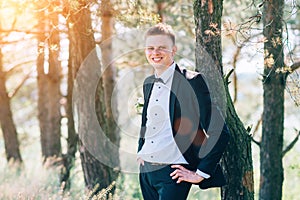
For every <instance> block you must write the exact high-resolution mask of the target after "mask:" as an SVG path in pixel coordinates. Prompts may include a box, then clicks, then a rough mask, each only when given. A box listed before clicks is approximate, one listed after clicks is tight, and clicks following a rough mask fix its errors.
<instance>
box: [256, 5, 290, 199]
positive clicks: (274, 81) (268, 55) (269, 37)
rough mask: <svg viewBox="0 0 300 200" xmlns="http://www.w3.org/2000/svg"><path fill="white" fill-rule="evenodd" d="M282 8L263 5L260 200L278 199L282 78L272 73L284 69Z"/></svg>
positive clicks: (281, 139) (282, 95)
mask: <svg viewBox="0 0 300 200" xmlns="http://www.w3.org/2000/svg"><path fill="white" fill-rule="evenodd" d="M283 9H284V1H283V0H277V1H265V2H264V13H263V24H264V30H263V34H264V37H265V38H266V42H265V43H264V79H263V90H264V94H263V97H264V100H263V105H264V107H263V108H264V110H263V117H262V141H261V145H260V147H261V148H260V172H261V177H260V190H259V199H260V200H266V199H272V200H277V199H278V200H279V199H281V197H282V184H283V166H282V157H283V154H282V150H283V149H282V148H283V130H284V88H285V75H284V74H283V73H280V72H279V73H278V72H276V70H277V69H279V68H282V67H284V55H283V44H282V32H283V24H282V23H283V20H284V19H283Z"/></svg>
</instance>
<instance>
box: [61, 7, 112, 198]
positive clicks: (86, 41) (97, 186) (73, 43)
mask: <svg viewBox="0 0 300 200" xmlns="http://www.w3.org/2000/svg"><path fill="white" fill-rule="evenodd" d="M66 5H68V4H66ZM68 6H69V7H68V8H67V10H66V11H67V13H66V16H67V24H68V28H69V40H70V52H71V54H70V58H69V61H70V65H71V66H70V67H72V73H73V76H74V78H75V77H76V74H77V72H78V70H79V67H80V65H81V64H82V63H83V61H84V59H85V58H86V57H87V56H88V54H89V53H91V52H92V50H94V48H95V39H94V35H93V34H94V32H93V30H92V19H91V12H90V10H89V9H90V6H91V4H90V3H89V2H86V1H79V2H78V4H76V6H75V7H70V5H68ZM107 61H109V60H107ZM91 96H93V95H91ZM88 98H90V97H87V102H88V101H89V100H88ZM104 99H105V97H104V89H103V82H102V79H100V81H99V84H98V89H97V92H96V99H94V101H96V108H95V109H96V113H97V116H98V120H99V124H100V126H101V127H104V128H105V129H104V132H105V133H108V134H111V136H110V137H112V138H113V136H115V134H116V133H114V132H110V131H108V129H107V127H108V124H107V123H108V121H107V120H106V119H105V115H104V113H105V100H104ZM69 103H70V102H69ZM83 130H89V129H88V127H84V128H83ZM85 134H86V136H88V137H90V135H89V134H88V132H86V133H79V135H85ZM85 139H86V140H87V142H88V144H91V145H92V144H94V142H93V138H92V137H90V138H85ZM85 144H87V143H85ZM88 148H98V146H89V147H87V146H85V145H84V143H83V142H82V141H81V138H79V150H80V158H81V165H82V169H83V173H84V180H85V184H86V186H87V188H88V189H90V190H93V193H92V194H91V196H93V195H94V194H97V193H98V192H99V191H100V190H101V189H103V188H107V187H108V186H109V185H111V184H112V182H113V181H114V180H115V179H116V177H117V175H116V173H115V172H114V171H113V169H111V168H110V167H109V166H106V165H105V164H103V163H101V161H100V160H98V159H97V158H96V157H95V155H93V154H92V153H91V152H90V151H89V149H88Z"/></svg>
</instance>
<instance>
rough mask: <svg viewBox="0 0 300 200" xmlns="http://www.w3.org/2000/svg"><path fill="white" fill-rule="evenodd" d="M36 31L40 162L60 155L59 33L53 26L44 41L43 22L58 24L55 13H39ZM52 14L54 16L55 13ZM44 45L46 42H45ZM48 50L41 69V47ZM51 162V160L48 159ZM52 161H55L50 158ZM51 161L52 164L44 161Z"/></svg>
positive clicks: (43, 51)
mask: <svg viewBox="0 0 300 200" xmlns="http://www.w3.org/2000/svg"><path fill="white" fill-rule="evenodd" d="M39 14H40V15H39V19H40V23H39V24H40V25H39V26H40V27H39V29H40V32H41V33H40V34H39V35H38V36H37V37H38V52H39V54H38V58H37V72H38V78H37V82H38V119H39V124H40V131H41V147H42V155H43V157H44V161H47V159H48V158H51V159H52V158H55V157H58V156H60V155H61V142H60V135H61V133H60V120H61V115H60V102H59V101H60V98H61V94H60V63H59V61H58V57H59V35H58V34H59V33H58V31H57V30H56V29H55V28H54V27H50V28H52V29H53V30H52V31H51V34H50V37H49V39H48V41H47V40H46V36H45V31H46V28H47V27H46V26H47V25H46V24H45V21H48V22H51V23H52V24H53V25H55V24H57V23H58V16H57V14H56V13H52V17H53V18H52V19H46V18H45V15H44V14H43V13H42V12H41V13H39ZM55 15H56V16H55ZM46 44H47V45H46ZM46 46H48V49H49V60H48V62H49V70H48V72H46V71H45V48H46ZM51 161H52V160H51ZM54 161H55V160H54ZM48 164H53V163H48Z"/></svg>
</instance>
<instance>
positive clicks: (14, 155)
mask: <svg viewBox="0 0 300 200" xmlns="http://www.w3.org/2000/svg"><path fill="white" fill-rule="evenodd" d="M2 57H3V56H2V52H1V49H0V124H1V129H2V133H3V138H4V145H5V154H6V159H7V162H8V163H9V164H17V165H18V164H21V163H22V158H21V154H20V147H19V146H20V145H19V141H18V134H17V130H16V126H15V124H14V121H13V116H12V112H11V107H10V98H9V96H8V93H7V89H6V85H5V84H6V74H5V71H4V69H3V63H2Z"/></svg>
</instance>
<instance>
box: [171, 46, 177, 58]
mask: <svg viewBox="0 0 300 200" xmlns="http://www.w3.org/2000/svg"><path fill="white" fill-rule="evenodd" d="M176 52H177V46H176V45H174V46H173V47H172V56H175V54H176Z"/></svg>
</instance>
